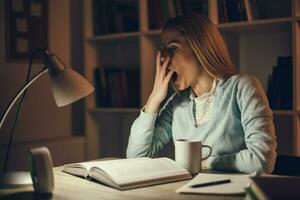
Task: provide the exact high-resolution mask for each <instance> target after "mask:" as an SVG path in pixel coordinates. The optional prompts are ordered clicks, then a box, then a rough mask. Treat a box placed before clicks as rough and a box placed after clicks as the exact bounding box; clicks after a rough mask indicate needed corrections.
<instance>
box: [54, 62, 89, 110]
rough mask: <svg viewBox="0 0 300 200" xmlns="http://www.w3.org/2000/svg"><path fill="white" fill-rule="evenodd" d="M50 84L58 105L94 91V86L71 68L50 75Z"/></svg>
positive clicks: (71, 101)
mask: <svg viewBox="0 0 300 200" xmlns="http://www.w3.org/2000/svg"><path fill="white" fill-rule="evenodd" d="M51 85H52V92H53V96H54V99H55V102H56V105H57V106H58V107H62V106H65V105H68V104H71V103H73V102H75V101H77V100H79V99H81V98H83V97H85V96H87V95H89V94H90V93H92V92H93V91H94V87H93V86H92V85H91V84H90V83H89V82H87V81H86V80H85V79H84V78H83V77H82V76H81V75H80V74H78V73H77V72H76V71H74V70H72V69H71V68H65V69H64V70H63V71H60V72H59V73H58V74H55V75H54V76H51Z"/></svg>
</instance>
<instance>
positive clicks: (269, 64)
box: [83, 0, 300, 159]
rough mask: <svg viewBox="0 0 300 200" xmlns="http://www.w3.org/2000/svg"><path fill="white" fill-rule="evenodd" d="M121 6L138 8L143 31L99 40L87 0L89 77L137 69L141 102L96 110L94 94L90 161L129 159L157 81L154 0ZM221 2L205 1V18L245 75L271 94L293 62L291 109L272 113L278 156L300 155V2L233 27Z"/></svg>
mask: <svg viewBox="0 0 300 200" xmlns="http://www.w3.org/2000/svg"><path fill="white" fill-rule="evenodd" d="M116 1H118V2H121V3H127V4H130V5H131V6H132V7H135V8H136V9H137V13H138V29H137V30H133V31H132V32H121V33H119V32H118V33H111V34H105V35H94V33H93V13H92V5H93V4H92V0H85V1H83V3H84V6H83V9H84V55H83V56H84V60H85V74H86V77H87V78H88V79H89V80H90V81H91V82H92V83H94V84H95V82H94V74H93V73H94V72H93V71H94V69H95V68H96V67H100V68H101V67H102V68H103V67H107V66H115V65H117V66H118V67H121V68H122V67H124V68H128V67H129V68H130V67H132V68H135V69H138V70H139V80H140V84H139V96H138V98H139V102H140V103H139V105H136V106H134V107H126V106H111V107H97V102H96V100H95V99H96V96H95V94H94V95H91V96H89V97H88V98H87V99H86V100H85V128H86V133H85V135H86V156H87V159H94V158H98V157H104V156H119V157H124V156H125V152H126V146H127V140H128V136H129V134H130V127H131V124H132V122H133V121H134V119H135V118H136V117H137V116H138V115H139V109H140V108H141V107H142V106H143V105H144V104H145V102H146V101H147V98H148V95H149V94H150V92H151V90H152V86H153V81H154V74H155V59H154V58H155V54H156V50H157V49H158V45H159V40H160V33H161V29H160V28H155V29H151V28H150V26H151V22H150V20H149V19H148V16H149V15H148V14H151V13H152V14H153V11H149V9H148V8H149V5H150V4H149V1H147V0H130V1H125V0H116ZM222 1H223V0H203V1H202V2H205V6H204V8H205V9H206V10H207V12H206V11H205V12H206V14H207V15H208V16H209V17H210V18H211V19H212V21H213V22H214V23H215V24H217V25H218V27H219V29H220V30H221V32H222V34H223V36H224V38H225V41H226V43H227V46H228V50H229V52H230V55H231V57H232V59H233V61H234V63H235V65H236V66H237V67H238V69H239V71H240V72H241V73H248V74H252V75H254V76H256V77H257V78H258V79H259V80H260V81H261V82H262V85H263V87H264V89H265V90H266V91H267V86H268V84H267V83H268V76H269V75H270V74H272V68H273V66H274V65H276V61H277V58H278V57H279V56H291V57H292V70H293V77H292V79H293V82H292V86H293V87H292V88H293V96H292V103H293V104H292V108H291V109H276V110H275V109H274V110H273V113H274V123H275V127H276V134H277V141H278V152H279V153H280V154H287V155H298V156H300V119H299V118H300V114H299V113H300V112H299V110H300V90H299V85H300V22H299V21H300V0H288V1H283V0H280V1H281V3H283V2H288V6H286V7H288V8H289V10H288V11H286V12H284V13H279V15H278V16H274V17H272V16H271V17H269V18H268V17H266V16H265V15H264V18H253V19H252V20H243V21H233V22H221V21H220V17H221V14H220V2H222ZM151 2H153V1H151ZM174 2H175V1H174ZM187 2H192V0H189V1H187ZM250 2H251V0H250ZM266 2H269V3H270V1H266ZM164 8H167V9H169V8H168V7H164Z"/></svg>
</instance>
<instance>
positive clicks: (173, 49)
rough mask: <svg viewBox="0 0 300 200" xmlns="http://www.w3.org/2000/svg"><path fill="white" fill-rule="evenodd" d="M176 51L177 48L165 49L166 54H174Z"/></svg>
mask: <svg viewBox="0 0 300 200" xmlns="http://www.w3.org/2000/svg"><path fill="white" fill-rule="evenodd" d="M176 50H177V47H170V48H167V51H168V53H174V52H175V51H176Z"/></svg>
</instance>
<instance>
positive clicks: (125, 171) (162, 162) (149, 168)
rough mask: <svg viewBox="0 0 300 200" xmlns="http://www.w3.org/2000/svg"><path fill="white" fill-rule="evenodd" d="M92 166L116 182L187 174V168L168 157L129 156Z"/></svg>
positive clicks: (124, 182) (121, 182) (123, 182)
mask: <svg viewBox="0 0 300 200" xmlns="http://www.w3.org/2000/svg"><path fill="white" fill-rule="evenodd" d="M93 168H98V169H100V170H101V171H104V172H105V173H106V174H107V175H108V176H110V177H111V178H112V179H113V181H114V182H116V183H118V184H126V183H129V182H138V181H143V180H151V179H155V178H160V177H166V176H170V175H180V174H189V173H188V172H187V170H185V169H184V168H182V167H180V166H178V165H176V163H175V162H174V161H173V160H171V159H168V158H155V159H151V158H131V159H121V160H112V161H103V162H99V163H97V164H95V165H94V167H93ZM93 168H92V169H91V170H93ZM95 171H96V170H95Z"/></svg>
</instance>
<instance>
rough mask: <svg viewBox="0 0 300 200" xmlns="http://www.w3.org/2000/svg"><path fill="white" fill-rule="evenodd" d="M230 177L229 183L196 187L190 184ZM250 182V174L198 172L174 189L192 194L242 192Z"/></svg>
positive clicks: (230, 193)
mask: <svg viewBox="0 0 300 200" xmlns="http://www.w3.org/2000/svg"><path fill="white" fill-rule="evenodd" d="M225 179H230V181H231V182H230V183H225V184H220V185H211V186H204V187H198V188H192V187H190V186H192V185H195V184H200V183H209V182H213V181H219V180H225ZM250 182H251V179H250V174H208V173H199V174H198V175H197V176H195V177H194V178H193V179H192V180H191V181H189V182H188V183H187V184H185V185H183V186H182V187H180V188H179V189H177V190H176V192H177V193H194V194H222V195H226V194H228V195H232V194H243V193H245V188H246V187H249V185H250Z"/></svg>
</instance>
